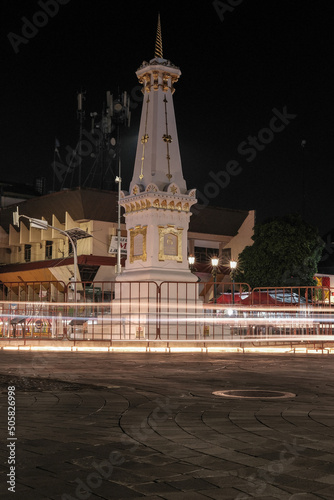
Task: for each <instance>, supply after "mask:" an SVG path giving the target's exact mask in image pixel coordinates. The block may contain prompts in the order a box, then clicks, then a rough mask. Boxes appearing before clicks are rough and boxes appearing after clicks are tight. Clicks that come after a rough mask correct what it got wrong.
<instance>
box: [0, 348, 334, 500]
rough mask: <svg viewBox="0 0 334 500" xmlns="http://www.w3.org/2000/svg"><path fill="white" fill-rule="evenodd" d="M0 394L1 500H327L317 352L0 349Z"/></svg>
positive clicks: (332, 422)
mask: <svg viewBox="0 0 334 500" xmlns="http://www.w3.org/2000/svg"><path fill="white" fill-rule="evenodd" d="M8 385H15V387H16V437H17V441H16V442H15V446H16V450H15V451H16V464H15V467H16V470H15V473H16V489H15V493H11V492H9V491H8V490H7V488H8V484H7V483H6V481H7V479H8V477H7V474H8V472H9V464H8V448H7V443H8V441H9V440H8V439H7V438H8V432H7V387H8ZM0 389H1V391H0V392H1V394H0V396H1V397H0V431H1V445H0V493H1V495H0V496H1V499H2V500H7V499H19V500H21V499H23V500H40V499H50V500H74V499H79V500H81V499H82V500H86V499H91V500H101V499H108V500H109V499H112V500H114V499H115V500H116V499H119V500H121V499H133V500H137V499H143V498H149V499H150V500H161V499H165V500H188V499H189V500H204V499H206V500H207V499H217V500H219V499H233V500H243V499H248V498H260V499H263V500H264V499H267V500H269V499H283V500H285V499H286V500H311V499H319V498H322V499H334V446H333V441H334V397H333V396H334V363H333V358H332V357H331V356H330V355H325V354H324V355H296V354H291V355H280V354H270V355H269V354H268V355H264V354H256V355H255V354H212V353H210V354H204V353H203V354H190V353H189V354H188V353H187V354H156V353H155V354H146V353H140V354H135V353H132V354H128V353H120V354H115V353H43V352H40V353H36V352H8V351H7V352H5V351H0ZM227 389H228V390H232V389H259V390H277V391H288V392H291V393H294V394H296V396H295V397H290V398H287V399H276V400H275V399H274V400H266V399H264V398H262V399H261V398H259V399H235V398H223V397H220V396H216V395H213V394H212V392H214V391H219V390H227Z"/></svg>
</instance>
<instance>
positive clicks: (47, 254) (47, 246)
mask: <svg viewBox="0 0 334 500" xmlns="http://www.w3.org/2000/svg"><path fill="white" fill-rule="evenodd" d="M45 258H46V259H52V241H46V242H45Z"/></svg>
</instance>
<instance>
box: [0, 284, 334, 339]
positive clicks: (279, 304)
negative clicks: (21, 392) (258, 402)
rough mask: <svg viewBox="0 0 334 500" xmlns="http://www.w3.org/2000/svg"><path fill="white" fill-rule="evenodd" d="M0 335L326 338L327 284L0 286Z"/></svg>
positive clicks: (333, 316)
mask: <svg viewBox="0 0 334 500" xmlns="http://www.w3.org/2000/svg"><path fill="white" fill-rule="evenodd" d="M0 293H1V297H0V341H1V340H7V341H8V340H11V341H12V340H18V339H21V340H22V339H23V340H24V341H28V340H66V341H68V340H73V341H102V342H112V341H130V340H131V341H132V340H178V341H179V340H180V341H188V340H228V341H231V342H234V341H239V340H240V341H242V340H245V339H247V340H251V339H270V340H273V339H281V340H283V339H291V338H293V339H297V338H299V339H303V338H310V337H312V338H315V337H314V336H316V337H317V338H319V339H321V338H322V337H323V338H326V339H329V338H330V336H332V335H333V325H334V308H333V307H332V301H331V298H332V296H333V290H332V289H330V288H327V287H307V288H305V287H297V288H296V287H285V288H257V289H253V290H251V289H250V288H249V286H248V285H247V284H245V283H201V282H198V283H188V282H187V283H186V282H162V283H156V282H123V281H113V282H94V283H83V282H77V283H70V284H65V283H63V282H56V281H54V282H30V283H23V282H22V283H2V284H1V286H0Z"/></svg>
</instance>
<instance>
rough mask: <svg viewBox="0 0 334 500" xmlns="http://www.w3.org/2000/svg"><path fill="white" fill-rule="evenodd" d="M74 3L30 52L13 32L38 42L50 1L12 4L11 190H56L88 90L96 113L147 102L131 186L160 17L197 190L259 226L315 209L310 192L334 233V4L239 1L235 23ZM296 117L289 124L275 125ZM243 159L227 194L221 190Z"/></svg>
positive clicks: (137, 6) (226, 16) (5, 63)
mask: <svg viewBox="0 0 334 500" xmlns="http://www.w3.org/2000/svg"><path fill="white" fill-rule="evenodd" d="M54 1H55V0H52V1H51V3H53V4H54ZM62 1H63V2H64V4H62V5H60V4H59V11H58V13H57V14H56V15H54V16H53V17H51V16H49V17H47V22H46V23H45V22H44V21H43V18H41V17H39V18H37V19H39V21H40V22H41V23H42V24H43V22H44V23H45V26H42V27H38V29H37V32H36V30H35V34H34V36H32V35H31V32H30V39H27V38H26V37H24V38H25V41H26V42H27V43H23V42H22V43H21V41H18V40H19V39H15V40H14V38H15V37H14V38H13V35H11V36H12V39H11V41H10V39H9V38H8V34H9V33H12V34H15V35H18V36H21V37H22V36H24V33H22V29H23V28H24V23H25V22H24V21H22V18H23V17H25V18H26V19H28V20H29V21H32V20H33V19H34V16H35V15H36V13H37V12H38V11H41V3H47V1H46V0H45V2H43V0H40V2H38V1H35V0H29V1H28V2H27V1H26V0H25V1H24V0H19V1H17V0H2V1H1V5H0V9H1V24H2V30H1V33H2V50H1V54H2V56H1V61H2V77H1V100H2V102H1V114H2V117H1V122H0V123H1V125H0V126H1V150H0V161H1V176H0V177H1V180H11V181H22V182H26V183H33V179H34V177H36V176H45V177H46V178H47V180H48V188H49V189H52V179H53V171H52V161H53V154H54V140H55V137H57V138H58V140H59V141H60V153H61V154H62V155H63V157H64V158H65V157H66V146H70V147H75V144H76V141H77V139H78V121H77V117H76V95H77V91H78V90H80V89H81V88H82V89H84V90H85V91H86V97H87V99H86V102H85V109H86V116H88V115H89V113H90V112H91V111H97V112H100V111H101V109H102V105H103V102H104V101H105V92H106V91H107V90H110V91H111V92H113V93H114V94H117V93H118V89H119V90H120V91H123V90H127V91H128V92H129V93H130V94H132V97H133V98H134V99H133V104H132V124H131V127H130V129H128V130H126V131H125V132H123V140H122V142H123V179H124V183H123V187H124V188H126V187H127V186H128V183H129V181H130V178H131V175H132V168H133V161H134V155H135V146H136V139H137V133H138V125H139V119H140V111H141V103H140V102H139V99H140V95H139V93H138V83H137V79H136V75H135V71H136V69H137V68H138V67H139V66H140V64H141V63H142V61H143V60H149V59H151V58H152V57H153V54H154V42H155V33H156V22H157V13H158V11H159V10H160V12H161V23H162V36H163V48H164V57H166V58H167V59H170V60H171V61H172V62H173V63H174V64H176V65H177V66H179V67H180V69H181V71H182V76H181V78H180V80H179V82H178V83H177V84H176V92H175V94H174V105H175V112H176V118H177V125H178V133H179V141H180V149H181V156H182V161H183V170H184V176H185V178H186V181H187V185H188V188H192V187H196V188H198V189H199V191H200V192H201V193H202V194H201V195H199V198H200V199H201V201H204V202H206V200H205V198H204V197H203V196H204V195H205V194H206V195H208V194H210V196H211V197H210V199H209V200H208V201H210V203H211V204H213V205H219V206H224V207H230V208H241V209H255V210H256V212H257V217H258V221H261V220H263V219H265V218H266V217H269V216H273V215H282V214H285V213H288V212H298V211H299V212H302V210H303V208H302V207H303V192H304V200H305V204H304V205H305V210H304V215H305V218H306V220H307V221H309V222H311V223H313V224H314V225H317V226H318V227H319V229H320V232H321V233H324V232H325V231H327V230H329V229H331V228H332V227H334V219H333V213H334V210H333V206H334V199H333V195H332V192H333V184H334V183H333V181H334V169H333V147H332V144H333V142H334V123H333V107H334V106H333V88H334V85H333V84H334V81H333V80H334V78H333V61H334V44H333V36H332V32H333V26H334V4H333V2H332V0H323V1H322V2H319V3H317V2H314V1H310V0H302V1H300V0H294V1H292V0H270V1H268V0H266V1H265V0H256V1H255V0H244V1H239V2H238V1H236V0H230V3H231V4H233V5H235V7H229V8H230V10H227V9H226V12H223V9H224V7H223V2H215V3H214V2H211V1H206V2H204V1H202V2H193V1H191V2H190V1H189V2H188V1H187V2H181V1H180V0H179V1H173V0H171V1H169V2H159V1H154V2H153V1H145V2H138V1H127V2H118V3H116V2H113V1H110V0H108V1H105V0H95V1H89V2H88V1H79V0H69V1H68V2H67V3H66V0H62ZM224 3H225V5H226V6H228V5H229V2H228V1H227V0H226V2H224ZM215 4H216V8H215ZM236 4H238V5H236ZM217 9H218V10H220V15H219V13H218V12H217ZM222 18H223V19H222ZM35 19H36V16H35ZM37 22H38V21H37ZM15 43H16V44H17V46H16V51H17V53H15V51H14V48H13V44H15ZM274 109H275V110H276V112H274V111H273V110H274ZM283 110H285V113H287V114H288V115H289V116H290V118H289V117H288V118H287V119H285V121H288V122H289V123H285V124H284V123H283V122H282V121H280V120H279V119H277V120H274V119H273V117H274V116H275V113H276V115H277V113H283ZM282 124H283V125H284V126H282ZM270 125H272V129H274V131H273V132H272V131H271V130H270V129H268V127H270ZM85 126H86V127H87V128H89V121H88V120H87V122H86V124H85ZM263 129H267V130H263ZM252 137H253V138H255V139H252ZM254 140H256V141H257V142H256V145H255V146H252V145H249V142H252V141H254ZM303 140H306V145H305V147H304V148H303V147H302V146H301V143H302V141H303ZM249 148H253V149H252V151H250V150H249ZM254 148H255V149H254ZM232 160H235V161H236V162H238V164H239V167H238V168H237V169H236V171H237V174H236V175H233V176H231V177H230V181H229V182H228V183H227V185H224V187H222V186H220V187H215V186H214V185H213V184H208V183H210V182H211V183H212V182H213V181H212V178H211V176H210V172H215V173H218V172H221V171H226V165H227V164H228V162H230V161H232ZM92 161H93V160H92ZM92 161H91V160H90V159H89V158H88V159H86V163H85V165H84V166H83V168H84V169H86V170H84V171H83V178H85V177H86V175H87V173H88V172H89V170H90V168H91V163H92ZM89 162H91V163H89ZM220 175H225V174H220ZM224 178H225V179H226V177H224ZM74 182H75V181H74ZM225 184H226V183H225ZM303 185H304V188H303ZM58 187H59V184H58ZM207 198H208V196H207Z"/></svg>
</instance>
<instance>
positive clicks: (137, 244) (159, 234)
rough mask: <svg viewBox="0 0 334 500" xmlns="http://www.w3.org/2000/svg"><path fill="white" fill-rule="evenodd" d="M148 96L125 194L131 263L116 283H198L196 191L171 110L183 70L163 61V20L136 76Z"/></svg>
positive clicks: (126, 266) (124, 206) (145, 100)
mask: <svg viewBox="0 0 334 500" xmlns="http://www.w3.org/2000/svg"><path fill="white" fill-rule="evenodd" d="M136 74H137V77H138V79H139V82H140V83H141V84H142V86H143V87H142V92H143V94H144V99H143V108H142V114H141V121H140V128H139V137H138V145H137V152H136V159H135V165H134V171H133V178H132V181H131V184H130V190H129V192H125V191H122V192H121V196H120V204H121V206H122V207H123V208H124V210H125V214H124V217H125V222H126V229H127V234H128V245H127V247H128V250H127V260H126V265H125V269H124V271H123V273H122V274H121V275H120V276H119V277H118V278H117V281H155V282H158V283H160V282H162V281H178V282H195V281H197V277H196V276H194V275H193V274H192V273H191V272H190V270H189V266H188V259H187V254H188V252H187V232H188V227H189V221H190V216H191V212H190V207H191V206H192V205H193V204H194V203H196V201H197V200H196V198H195V195H196V190H195V189H191V190H190V191H188V190H187V187H186V182H185V180H184V178H183V174H182V165H181V157H180V151H179V143H178V137H177V129H176V121H175V114H174V106H173V93H174V84H175V83H176V82H177V81H178V79H179V77H180V75H181V71H180V70H179V68H177V67H176V66H174V65H173V64H172V63H171V62H170V61H168V60H167V59H164V57H163V51H162V39H161V27H160V17H159V20H158V30H157V37H156V44H155V54H154V58H153V59H151V60H150V62H146V61H144V62H143V63H142V65H141V66H140V68H139V69H138V71H137V72H136Z"/></svg>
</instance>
